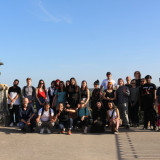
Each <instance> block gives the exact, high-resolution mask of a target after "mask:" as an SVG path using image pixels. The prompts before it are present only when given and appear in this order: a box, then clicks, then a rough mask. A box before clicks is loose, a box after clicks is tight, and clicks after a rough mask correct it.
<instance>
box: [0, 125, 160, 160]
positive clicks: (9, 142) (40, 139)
mask: <svg viewBox="0 0 160 160" xmlns="http://www.w3.org/2000/svg"><path fill="white" fill-rule="evenodd" d="M141 128H142V127H141ZM141 128H131V129H130V130H126V129H123V128H120V133H119V134H118V135H114V134H111V133H110V132H109V130H107V131H106V132H105V133H104V134H90V133H88V134H87V135H85V134H81V133H79V132H75V133H73V134H72V135H70V136H68V135H62V134H57V133H54V134H43V135H41V134H38V133H22V132H21V131H20V130H19V129H18V128H16V127H15V128H10V127H0V160H21V159H22V160H30V159H34V160H41V159H43V160H51V159H52V160H53V159H56V160H65V159H69V160H82V159H83V160H84V159H85V160H138V159H141V160H142V159H143V160H154V159H156V160H160V152H159V146H160V144H159V143H160V132H155V131H151V130H145V131H144V130H142V129H141Z"/></svg>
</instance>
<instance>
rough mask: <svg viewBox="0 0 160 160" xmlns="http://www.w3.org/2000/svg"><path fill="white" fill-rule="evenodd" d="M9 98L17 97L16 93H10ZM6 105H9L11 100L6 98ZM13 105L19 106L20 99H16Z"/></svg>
mask: <svg viewBox="0 0 160 160" xmlns="http://www.w3.org/2000/svg"><path fill="white" fill-rule="evenodd" d="M9 95H10V97H11V98H12V99H14V98H15V97H16V96H17V92H10V94H9ZM8 104H11V100H10V99H9V98H8ZM13 105H20V97H18V98H17V99H16V101H15V102H14V103H13Z"/></svg>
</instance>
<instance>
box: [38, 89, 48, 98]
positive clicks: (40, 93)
mask: <svg viewBox="0 0 160 160" xmlns="http://www.w3.org/2000/svg"><path fill="white" fill-rule="evenodd" d="M39 97H43V98H44V99H46V93H45V91H42V92H41V91H40V90H39V89H38V98H39Z"/></svg>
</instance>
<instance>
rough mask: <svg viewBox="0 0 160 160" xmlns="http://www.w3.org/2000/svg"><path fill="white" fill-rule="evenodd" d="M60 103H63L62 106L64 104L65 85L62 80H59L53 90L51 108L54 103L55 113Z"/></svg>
mask: <svg viewBox="0 0 160 160" xmlns="http://www.w3.org/2000/svg"><path fill="white" fill-rule="evenodd" d="M60 103H63V105H64V106H65V105H66V87H65V84H64V82H63V81H60V83H59V88H58V90H56V92H55V97H54V99H53V103H52V108H53V107H54V104H56V106H55V112H56V113H57V111H58V105H59V104H60Z"/></svg>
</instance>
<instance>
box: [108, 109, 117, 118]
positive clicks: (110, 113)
mask: <svg viewBox="0 0 160 160" xmlns="http://www.w3.org/2000/svg"><path fill="white" fill-rule="evenodd" d="M113 111H114V110H109V116H110V117H111V116H112V113H113ZM116 118H117V112H116V110H115V111H114V113H113V117H112V119H116Z"/></svg>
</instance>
